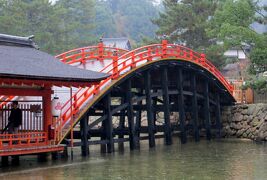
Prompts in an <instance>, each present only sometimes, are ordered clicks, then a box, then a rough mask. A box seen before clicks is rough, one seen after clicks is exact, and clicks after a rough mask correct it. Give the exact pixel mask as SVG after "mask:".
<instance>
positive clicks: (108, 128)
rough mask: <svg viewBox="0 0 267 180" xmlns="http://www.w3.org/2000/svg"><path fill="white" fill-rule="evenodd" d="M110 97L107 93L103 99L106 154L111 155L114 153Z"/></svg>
mask: <svg viewBox="0 0 267 180" xmlns="http://www.w3.org/2000/svg"><path fill="white" fill-rule="evenodd" d="M110 106H111V97H110V93H108V94H107V95H106V97H105V108H106V115H107V118H106V136H107V140H108V143H107V152H108V153H112V152H113V151H114V140H113V124H112V114H111V107H110Z"/></svg>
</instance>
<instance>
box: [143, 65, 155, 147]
mask: <svg viewBox="0 0 267 180" xmlns="http://www.w3.org/2000/svg"><path fill="white" fill-rule="evenodd" d="M145 94H146V111H147V121H148V136H149V147H150V148H152V147H155V134H154V130H155V127H154V122H153V106H152V98H151V74H150V71H149V70H148V71H146V72H145Z"/></svg>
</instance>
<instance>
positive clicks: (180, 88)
mask: <svg viewBox="0 0 267 180" xmlns="http://www.w3.org/2000/svg"><path fill="white" fill-rule="evenodd" d="M177 89H178V107H179V120H180V129H181V142H182V144H185V143H186V142H187V135H186V129H185V111H184V90H183V71H182V69H181V68H179V69H178V78H177Z"/></svg>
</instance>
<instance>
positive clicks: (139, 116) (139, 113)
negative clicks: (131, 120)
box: [135, 89, 143, 148]
mask: <svg viewBox="0 0 267 180" xmlns="http://www.w3.org/2000/svg"><path fill="white" fill-rule="evenodd" d="M139 93H140V94H141V93H143V89H140V90H139ZM137 106H139V107H141V106H142V101H139V102H137ZM141 119H142V110H141V108H140V109H139V110H137V112H136V115H135V122H136V123H135V136H136V137H135V139H136V148H140V129H141Z"/></svg>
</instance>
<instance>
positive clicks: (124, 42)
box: [102, 37, 131, 50]
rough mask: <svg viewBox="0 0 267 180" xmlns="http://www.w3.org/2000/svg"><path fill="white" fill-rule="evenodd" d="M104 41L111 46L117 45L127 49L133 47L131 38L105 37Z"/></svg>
mask: <svg viewBox="0 0 267 180" xmlns="http://www.w3.org/2000/svg"><path fill="white" fill-rule="evenodd" d="M102 40H103V43H104V45H105V46H109V47H117V48H121V49H127V50H130V49H131V44H130V41H129V39H127V38H124V37H122V38H103V39H102Z"/></svg>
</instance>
